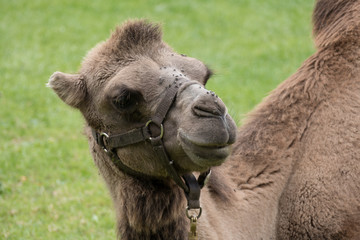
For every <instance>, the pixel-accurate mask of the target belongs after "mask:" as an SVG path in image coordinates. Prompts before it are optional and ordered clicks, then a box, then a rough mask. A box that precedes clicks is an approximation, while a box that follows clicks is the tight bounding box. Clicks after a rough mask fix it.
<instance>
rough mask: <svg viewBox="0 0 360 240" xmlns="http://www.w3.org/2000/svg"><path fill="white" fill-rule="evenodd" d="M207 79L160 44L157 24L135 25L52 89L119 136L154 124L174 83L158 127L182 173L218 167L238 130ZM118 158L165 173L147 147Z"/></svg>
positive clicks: (59, 77)
mask: <svg viewBox="0 0 360 240" xmlns="http://www.w3.org/2000/svg"><path fill="white" fill-rule="evenodd" d="M134 33H135V35H136V36H134ZM210 75H211V71H210V70H209V69H208V68H207V67H206V66H205V65H204V64H203V63H202V62H200V61H199V60H197V59H194V58H190V57H187V56H185V55H181V54H177V53H175V52H174V51H173V50H172V49H171V48H170V47H169V46H167V45H166V44H165V43H164V42H162V40H161V34H160V30H159V29H158V27H157V26H153V25H150V24H148V23H146V22H143V21H136V22H130V23H127V24H125V26H123V27H121V28H119V29H117V30H116V31H115V33H113V35H112V36H111V37H110V39H108V40H107V41H106V42H104V43H101V44H100V45H98V46H96V47H95V48H94V49H93V50H91V51H90V52H89V54H88V56H87V57H86V58H85V60H84V62H83V64H82V68H81V70H80V73H79V74H64V73H60V72H57V73H55V74H53V76H52V77H51V79H50V81H49V86H50V87H51V88H53V89H54V91H55V92H56V93H57V94H58V95H59V97H60V98H61V99H62V100H63V101H65V102H66V103H67V104H69V105H71V106H73V107H76V108H78V109H79V110H80V111H81V112H82V113H83V115H84V117H85V119H86V120H87V122H88V124H89V125H90V126H91V127H92V128H93V129H96V130H97V131H99V132H106V133H107V134H121V133H124V132H127V131H130V130H132V129H136V128H139V127H142V126H144V125H145V124H146V123H147V122H148V121H149V120H150V119H152V117H153V115H154V113H155V112H156V110H157V109H158V108H159V107H161V106H159V105H160V102H161V101H162V99H163V98H165V96H166V93H167V91H168V89H169V87H170V86H171V85H173V84H176V85H177V87H178V91H177V95H176V98H175V100H174V102H173V103H172V105H171V107H170V109H169V111H168V113H167V115H166V117H165V120H164V121H163V130H164V131H163V142H164V146H165V148H166V152H167V154H168V155H169V157H170V159H171V160H172V161H173V162H174V164H175V167H176V169H177V170H178V171H179V173H185V172H190V171H204V170H207V169H208V168H209V167H211V166H215V165H220V164H221V163H222V162H223V161H224V160H225V159H226V157H227V156H228V155H229V154H230V145H231V144H232V143H234V142H235V132H236V126H235V123H234V121H233V120H232V119H231V117H230V116H229V114H228V113H227V109H226V107H225V105H224V103H223V102H222V100H221V99H220V98H219V97H218V96H217V95H216V94H215V93H214V92H211V91H209V90H207V89H205V87H204V84H205V83H206V81H207V80H208V78H209V77H210ZM152 134H153V133H152ZM158 134H159V133H155V135H158ZM116 152H117V155H118V157H119V158H120V159H121V160H122V161H124V163H125V164H126V165H128V166H129V167H131V168H132V169H134V170H136V171H140V172H143V173H147V174H151V175H154V176H166V174H167V173H166V171H164V169H163V168H162V165H161V164H160V163H158V162H157V156H156V154H155V152H154V150H153V149H152V146H151V144H150V143H149V142H147V141H145V142H141V143H136V144H132V145H129V146H126V147H121V148H118V149H117V150H116Z"/></svg>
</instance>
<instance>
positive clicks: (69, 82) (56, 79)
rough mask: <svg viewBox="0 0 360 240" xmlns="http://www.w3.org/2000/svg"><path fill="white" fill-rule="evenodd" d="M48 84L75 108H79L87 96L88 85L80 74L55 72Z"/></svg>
mask: <svg viewBox="0 0 360 240" xmlns="http://www.w3.org/2000/svg"><path fill="white" fill-rule="evenodd" d="M47 86H48V87H50V88H52V89H53V90H54V92H55V93H56V94H57V95H58V96H59V97H60V98H61V100H63V101H64V102H65V103H66V104H68V105H70V106H71V107H74V108H78V107H79V106H80V104H81V103H82V102H83V101H84V100H85V97H86V85H85V82H84V80H83V78H82V77H81V76H80V74H68V73H62V72H54V73H53V75H51V77H50V79H49V82H48V84H47Z"/></svg>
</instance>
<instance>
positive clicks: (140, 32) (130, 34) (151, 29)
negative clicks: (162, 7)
mask: <svg viewBox="0 0 360 240" xmlns="http://www.w3.org/2000/svg"><path fill="white" fill-rule="evenodd" d="M161 39H162V32H161V27H160V25H159V24H154V23H150V22H148V21H146V20H130V21H127V22H126V23H124V24H123V25H121V26H119V27H117V28H116V30H115V31H114V32H113V34H112V35H111V37H110V39H109V40H108V44H109V45H110V46H111V47H113V48H114V49H118V50H120V51H121V52H124V51H125V52H126V51H131V52H134V50H135V51H136V50H143V49H146V48H148V47H151V45H156V44H159V43H161Z"/></svg>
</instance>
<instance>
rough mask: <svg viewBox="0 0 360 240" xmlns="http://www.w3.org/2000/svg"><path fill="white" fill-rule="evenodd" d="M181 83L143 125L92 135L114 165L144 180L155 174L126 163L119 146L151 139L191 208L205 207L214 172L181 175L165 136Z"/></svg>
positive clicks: (170, 91) (173, 87)
mask: <svg viewBox="0 0 360 240" xmlns="http://www.w3.org/2000/svg"><path fill="white" fill-rule="evenodd" d="M179 86H181V83H177V82H174V83H173V84H172V85H170V86H169V88H168V89H167V92H166V95H165V96H164V98H163V99H162V100H161V102H160V104H159V106H158V108H157V109H156V112H155V114H154V115H153V116H152V117H151V119H150V120H149V121H148V122H147V123H146V124H145V125H144V126H143V127H140V128H136V129H133V130H130V131H128V132H125V133H122V134H116V135H109V134H107V133H105V132H101V133H99V132H97V131H96V130H95V129H92V135H93V137H94V139H95V141H96V142H97V144H98V145H100V146H101V147H102V148H103V149H104V151H105V152H106V153H107V154H108V155H109V156H110V157H111V159H112V161H113V163H114V165H115V166H116V167H117V168H118V169H119V170H120V171H122V172H124V173H126V174H128V175H130V176H133V177H136V178H140V179H144V178H145V179H152V178H154V177H152V176H150V175H145V174H144V173H141V172H138V171H136V170H134V169H132V168H130V167H129V166H127V165H125V164H124V163H123V162H122V161H121V159H120V158H119V156H118V155H117V153H116V149H118V148H122V147H125V146H128V145H132V144H135V143H139V142H144V141H149V142H150V143H151V145H152V147H153V149H154V151H155V152H156V154H157V156H158V159H159V160H160V162H161V164H162V165H163V167H164V168H165V169H166V171H167V173H168V175H169V176H170V177H171V178H172V179H173V180H174V181H175V183H176V184H177V185H178V186H179V187H181V188H182V189H183V190H184V192H185V195H186V199H187V202H188V207H187V209H188V210H189V209H201V207H200V201H199V199H200V191H201V188H202V187H203V186H204V184H205V182H206V179H207V177H208V176H209V174H210V170H208V171H206V172H204V173H202V174H200V176H199V178H198V179H196V178H195V176H194V175H193V174H192V173H189V174H185V175H184V176H180V175H179V174H178V172H177V171H176V169H175V167H174V164H173V161H172V160H171V159H170V158H169V156H168V154H167V152H166V149H165V146H164V142H163V140H162V139H163V135H164V127H163V122H164V120H165V118H166V115H167V113H168V112H169V110H170V108H171V106H172V105H173V103H174V101H175V98H176V95H177V92H178V90H179ZM200 212H201V210H200Z"/></svg>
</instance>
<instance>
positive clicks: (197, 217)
mask: <svg viewBox="0 0 360 240" xmlns="http://www.w3.org/2000/svg"><path fill="white" fill-rule="evenodd" d="M197 209H199V213H198V215H197V216H194V215H191V216H190V214H189V210H195V209H189V207H187V208H186V216H187V218H188V219H191V218H194V217H196V219H199V218H200V216H201V213H202V208H201V207H200V208H197Z"/></svg>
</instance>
